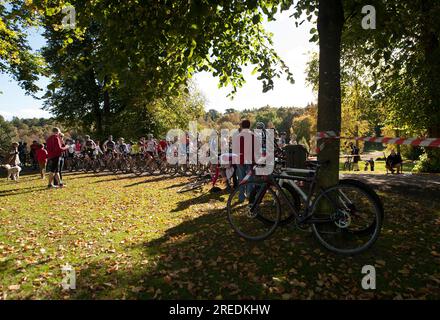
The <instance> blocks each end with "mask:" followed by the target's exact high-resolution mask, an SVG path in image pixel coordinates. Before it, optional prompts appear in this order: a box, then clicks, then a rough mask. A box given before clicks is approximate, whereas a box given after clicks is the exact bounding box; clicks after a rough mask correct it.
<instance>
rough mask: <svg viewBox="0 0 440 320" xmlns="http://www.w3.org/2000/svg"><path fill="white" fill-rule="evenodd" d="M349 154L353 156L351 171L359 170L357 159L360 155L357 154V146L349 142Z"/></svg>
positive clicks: (359, 158) (358, 159)
mask: <svg viewBox="0 0 440 320" xmlns="http://www.w3.org/2000/svg"><path fill="white" fill-rule="evenodd" d="M350 148H351V155H352V156H353V171H359V161H360V160H361V157H360V156H359V148H358V147H357V146H356V145H354V144H353V143H352V142H350Z"/></svg>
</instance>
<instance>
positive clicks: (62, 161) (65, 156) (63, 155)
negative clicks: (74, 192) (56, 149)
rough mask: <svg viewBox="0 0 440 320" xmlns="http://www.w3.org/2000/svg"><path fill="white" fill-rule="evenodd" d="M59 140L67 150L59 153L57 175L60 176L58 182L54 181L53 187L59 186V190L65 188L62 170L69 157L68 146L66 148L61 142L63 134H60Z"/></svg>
mask: <svg viewBox="0 0 440 320" xmlns="http://www.w3.org/2000/svg"><path fill="white" fill-rule="evenodd" d="M60 139H61V143H62V146H63V147H65V148H67V149H66V150H64V151H63V152H62V153H61V156H60V160H59V162H58V174H59V176H60V179H59V180H56V179H55V181H54V185H56V186H59V187H60V188H63V187H66V185H65V184H64V183H63V170H64V165H65V163H66V159H68V157H69V146H66V144H65V143H64V141H63V140H64V134H63V133H60Z"/></svg>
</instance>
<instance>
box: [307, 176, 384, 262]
mask: <svg viewBox="0 0 440 320" xmlns="http://www.w3.org/2000/svg"><path fill="white" fill-rule="evenodd" d="M383 217H384V212H383V206H382V203H381V201H380V199H379V197H378V196H377V194H376V193H375V192H374V191H373V190H372V189H371V188H369V187H368V186H367V185H365V184H363V183H361V182H358V181H353V180H341V181H340V183H339V184H338V185H337V186H335V187H332V188H329V189H327V190H325V191H324V192H323V193H322V194H320V195H319V196H318V198H317V199H316V201H315V203H314V207H313V219H323V222H321V223H314V224H312V231H313V233H314V235H315V236H316V238H317V239H318V241H319V242H320V243H321V244H322V245H323V246H324V247H326V248H327V249H329V250H330V251H333V252H336V253H340V254H359V253H361V252H364V251H365V250H367V249H368V248H370V247H371V246H372V245H373V244H374V242H375V241H376V240H377V238H378V237H379V234H380V230H381V228H382V223H383Z"/></svg>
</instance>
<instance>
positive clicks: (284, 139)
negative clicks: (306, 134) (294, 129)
mask: <svg viewBox="0 0 440 320" xmlns="http://www.w3.org/2000/svg"><path fill="white" fill-rule="evenodd" d="M286 145H287V133H286V132H281V135H280V140H279V143H278V146H279V147H280V148H281V149H283V148H284V147H285V146H286Z"/></svg>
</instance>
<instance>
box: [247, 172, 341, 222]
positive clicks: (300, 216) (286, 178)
mask: <svg viewBox="0 0 440 320" xmlns="http://www.w3.org/2000/svg"><path fill="white" fill-rule="evenodd" d="M319 168H320V166H317V167H316V170H311V169H296V168H288V169H287V170H285V171H284V172H283V173H282V174H281V175H270V176H264V177H262V178H263V181H264V187H263V188H262V189H261V190H259V191H258V193H257V195H256V197H255V200H254V201H253V204H252V205H251V207H250V211H251V212H253V211H254V210H255V209H256V207H257V205H258V204H259V203H260V202H261V200H262V199H263V197H264V195H265V194H266V191H267V190H268V189H269V188H270V187H271V186H273V187H274V188H275V189H276V192H277V195H278V196H279V197H282V198H283V199H284V200H285V202H286V203H287V205H288V206H289V210H290V212H293V213H294V215H295V219H296V221H297V222H298V223H303V222H305V221H306V220H307V223H310V224H313V223H328V222H332V221H333V220H332V219H312V215H313V212H312V209H313V207H314V201H312V199H313V196H314V194H315V192H313V191H314V190H315V187H316V185H317V177H318V173H319ZM287 173H297V174H298V173H301V174H306V175H310V177H307V176H298V175H289V174H287ZM252 176H253V170H252V172H249V173H248V174H247V176H246V177H245V178H244V179H243V181H242V182H241V183H240V185H243V184H245V183H246V182H247V181H248V180H249V179H250V178H251V177H252ZM277 179H278V180H279V181H278V182H276V180H277ZM294 181H304V182H310V187H309V192H308V194H306V193H305V192H304V191H303V190H302V189H301V188H300V187H299V186H298V185H297V184H296V183H295V182H294ZM284 183H288V184H289V185H291V186H292V187H293V188H294V189H295V191H296V192H298V194H299V195H300V196H301V198H302V200H303V201H304V203H305V209H304V211H303V212H302V213H301V212H297V210H296V209H295V207H294V205H293V204H292V202H291V201H290V200H289V199H288V198H287V196H286V194H285V193H284V191H283V190H282V186H283V184H284ZM320 190H321V192H322V193H323V194H324V196H325V197H326V198H327V200H329V201H330V202H332V203H333V204H334V201H333V200H332V199H330V198H329V197H328V196H327V195H326V194H325V193H324V189H323V188H320ZM344 196H345V195H344ZM336 207H337V206H336Z"/></svg>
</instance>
